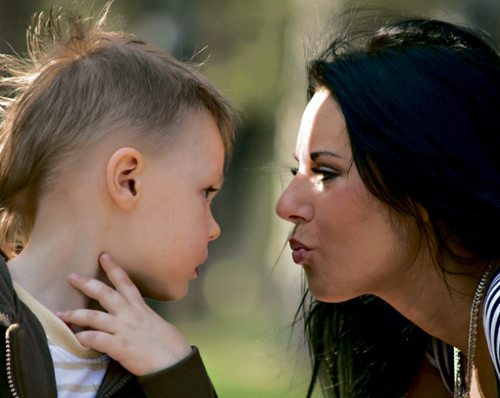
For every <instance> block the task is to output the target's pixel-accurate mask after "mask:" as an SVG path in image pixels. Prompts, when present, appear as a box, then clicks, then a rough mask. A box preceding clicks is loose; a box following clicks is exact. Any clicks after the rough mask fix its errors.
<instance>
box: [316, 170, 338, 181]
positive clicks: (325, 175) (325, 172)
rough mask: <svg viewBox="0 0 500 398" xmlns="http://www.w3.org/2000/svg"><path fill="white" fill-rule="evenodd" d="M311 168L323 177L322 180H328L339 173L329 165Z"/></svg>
mask: <svg viewBox="0 0 500 398" xmlns="http://www.w3.org/2000/svg"><path fill="white" fill-rule="evenodd" d="M311 170H312V172H313V173H314V174H316V175H318V176H320V177H321V181H328V180H331V179H333V178H335V177H337V176H338V175H339V173H337V172H336V171H335V170H333V169H331V168H329V167H317V168H312V169H311Z"/></svg>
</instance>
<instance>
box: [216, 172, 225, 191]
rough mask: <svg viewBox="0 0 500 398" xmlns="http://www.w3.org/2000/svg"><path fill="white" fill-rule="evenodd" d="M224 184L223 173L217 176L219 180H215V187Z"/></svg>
mask: <svg viewBox="0 0 500 398" xmlns="http://www.w3.org/2000/svg"><path fill="white" fill-rule="evenodd" d="M223 184H224V175H223V174H222V175H220V176H219V180H218V181H217V184H215V185H216V186H217V187H219V188H220V187H222V185H223Z"/></svg>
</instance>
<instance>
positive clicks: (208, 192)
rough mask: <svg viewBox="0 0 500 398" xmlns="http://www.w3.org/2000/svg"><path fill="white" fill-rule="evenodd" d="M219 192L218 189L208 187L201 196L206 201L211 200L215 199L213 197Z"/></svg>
mask: <svg viewBox="0 0 500 398" xmlns="http://www.w3.org/2000/svg"><path fill="white" fill-rule="evenodd" d="M219 191H220V188H217V187H214V186H210V187H208V188H205V189H204V190H203V194H204V195H205V199H207V200H213V198H214V197H215V195H216V194H217V192H219Z"/></svg>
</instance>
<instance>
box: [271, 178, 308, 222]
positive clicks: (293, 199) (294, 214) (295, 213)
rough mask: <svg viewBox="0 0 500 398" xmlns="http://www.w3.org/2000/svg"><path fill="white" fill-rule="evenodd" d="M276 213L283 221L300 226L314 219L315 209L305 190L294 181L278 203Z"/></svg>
mask: <svg viewBox="0 0 500 398" xmlns="http://www.w3.org/2000/svg"><path fill="white" fill-rule="evenodd" d="M276 213H277V214H278V216H280V217H281V218H282V219H283V220H287V221H290V222H293V223H294V224H299V223H303V222H308V221H310V220H311V219H312V217H313V214H314V209H313V206H312V205H311V203H310V202H309V201H308V200H307V195H306V192H305V191H304V189H301V188H300V187H299V186H298V184H296V183H294V180H292V182H291V183H290V185H288V187H287V188H286V189H285V191H284V192H283V193H282V194H281V196H280V198H279V199H278V202H277V203H276Z"/></svg>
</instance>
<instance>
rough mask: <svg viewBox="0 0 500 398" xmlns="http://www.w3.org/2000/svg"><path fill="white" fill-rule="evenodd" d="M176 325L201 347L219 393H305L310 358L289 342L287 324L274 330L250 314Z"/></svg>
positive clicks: (299, 397)
mask: <svg viewBox="0 0 500 398" xmlns="http://www.w3.org/2000/svg"><path fill="white" fill-rule="evenodd" d="M179 327H180V328H181V329H182V330H183V331H184V332H185V333H186V335H187V336H188V338H189V340H190V341H191V342H192V343H193V344H195V345H197V346H198V347H199V348H200V351H201V353H202V356H203V360H204V362H205V366H206V367H207V370H208V372H209V374H210V377H211V379H212V381H213V383H214V385H215V386H216V389H217V393H218V394H219V397H221V398H247V397H252V398H285V397H286V398H304V397H305V394H306V391H307V383H308V377H309V363H308V358H307V356H306V355H305V354H304V352H301V350H299V349H298V348H297V345H296V344H295V343H289V338H290V333H291V331H290V329H289V328H288V327H286V326H284V327H283V328H282V329H281V330H275V329H274V330H273V329H271V328H270V326H269V323H267V322H263V321H262V320H252V318H251V317H249V318H248V319H246V320H245V319H233V320H231V319H227V318H226V319H224V318H222V319H221V318H218V319H217V318H216V317H207V318H205V320H198V321H195V322H192V321H190V322H186V321H184V322H182V323H181V324H179ZM319 397H320V395H315V398H319Z"/></svg>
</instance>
